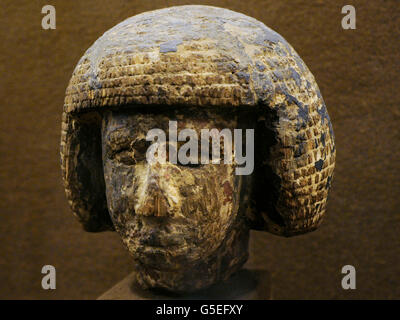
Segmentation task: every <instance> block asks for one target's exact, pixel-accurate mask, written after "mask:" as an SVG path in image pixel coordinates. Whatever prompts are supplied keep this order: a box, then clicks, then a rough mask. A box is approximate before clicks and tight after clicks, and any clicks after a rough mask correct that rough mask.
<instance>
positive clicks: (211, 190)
mask: <svg viewBox="0 0 400 320" xmlns="http://www.w3.org/2000/svg"><path fill="white" fill-rule="evenodd" d="M192 171H194V170H192ZM232 173H233V169H232V168H231V166H228V165H207V166H205V167H202V168H201V169H198V170H196V171H195V172H194V173H193V176H194V181H195V183H194V185H186V184H183V185H182V186H181V187H180V193H181V195H182V197H184V201H183V206H182V207H183V210H184V211H186V212H187V213H188V214H186V216H189V217H190V218H191V219H192V220H193V222H194V223H195V224H196V225H198V227H199V228H200V229H202V234H204V235H207V236H209V235H210V233H213V232H215V229H220V230H221V231H222V230H226V229H227V228H228V227H229V226H230V224H231V223H232V222H233V220H234V219H235V217H236V214H237V208H236V207H235V201H234V197H235V193H237V192H239V191H238V189H239V188H236V187H235V177H234V175H233V174H232Z"/></svg>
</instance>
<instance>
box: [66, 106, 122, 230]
mask: <svg viewBox="0 0 400 320" xmlns="http://www.w3.org/2000/svg"><path fill="white" fill-rule="evenodd" d="M100 124H101V118H100V116H99V114H98V113H97V112H90V113H87V114H80V115H79V117H78V116H77V115H73V114H68V113H63V119H62V131H61V150H60V153H61V167H62V174H63V181H64V187H65V193H66V195H67V199H68V202H69V205H70V207H71V209H72V211H73V213H74V215H75V217H77V219H78V220H79V222H80V223H81V224H82V225H83V229H84V230H85V231H88V232H101V231H107V230H110V231H112V230H114V227H113V224H112V221H111V218H110V216H109V213H108V209H107V200H106V193H105V185H104V175H103V165H102V155H101V131H100Z"/></svg>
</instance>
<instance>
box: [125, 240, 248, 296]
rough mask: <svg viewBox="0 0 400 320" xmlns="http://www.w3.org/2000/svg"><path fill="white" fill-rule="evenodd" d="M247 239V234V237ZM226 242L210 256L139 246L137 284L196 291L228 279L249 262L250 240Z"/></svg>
mask: <svg viewBox="0 0 400 320" xmlns="http://www.w3.org/2000/svg"><path fill="white" fill-rule="evenodd" d="M245 237H246V238H247V236H245ZM228 243H229V245H228V244H227V243H226V242H225V241H224V243H223V244H222V245H221V246H219V248H218V249H217V250H215V251H214V252H211V253H210V255H208V256H207V257H202V256H198V255H193V250H190V249H188V248H187V247H186V248H185V249H184V250H185V252H186V255H184V254H183V253H184V252H180V254H178V255H177V256H176V258H175V259H171V254H174V253H176V251H170V252H169V253H168V249H167V248H149V247H141V248H138V251H137V252H131V254H132V256H133V257H134V260H135V262H136V263H135V271H136V281H137V284H138V285H139V286H140V287H141V288H143V289H162V290H166V291H171V292H173V293H186V292H193V291H197V290H200V289H204V288H207V287H209V286H211V285H213V284H214V283H217V282H218V281H223V280H226V279H228V278H229V277H230V276H231V275H232V274H233V273H235V272H236V271H238V270H239V269H240V268H241V267H242V266H243V264H244V263H245V262H246V261H247V258H248V250H247V239H243V238H242V237H238V238H236V241H233V243H232V242H228Z"/></svg>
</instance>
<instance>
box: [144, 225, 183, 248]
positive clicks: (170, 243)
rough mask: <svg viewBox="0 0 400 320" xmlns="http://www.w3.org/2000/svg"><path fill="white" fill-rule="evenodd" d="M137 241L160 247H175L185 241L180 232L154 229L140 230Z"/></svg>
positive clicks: (145, 244)
mask: <svg viewBox="0 0 400 320" xmlns="http://www.w3.org/2000/svg"><path fill="white" fill-rule="evenodd" d="M138 242H139V244H140V245H143V246H150V247H160V248H169V247H176V246H181V245H182V244H184V243H185V241H184V238H183V236H182V235H180V234H177V233H166V232H164V231H160V230H156V229H149V230H146V229H144V230H141V232H140V234H139V236H138Z"/></svg>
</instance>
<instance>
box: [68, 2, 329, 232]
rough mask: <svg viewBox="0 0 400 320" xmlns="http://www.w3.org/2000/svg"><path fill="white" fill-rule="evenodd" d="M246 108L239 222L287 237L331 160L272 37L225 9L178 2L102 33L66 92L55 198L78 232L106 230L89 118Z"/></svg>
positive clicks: (307, 89)
mask: <svg viewBox="0 0 400 320" xmlns="http://www.w3.org/2000/svg"><path fill="white" fill-rule="evenodd" d="M160 105H168V106H171V107H181V108H185V107H193V106H195V107H198V108H202V107H204V108H210V107H213V108H242V107H246V108H253V110H254V112H255V113H257V114H259V116H258V117H257V119H258V120H257V121H255V123H254V128H255V129H256V131H255V133H256V137H255V139H256V141H255V142H256V143H255V146H256V149H255V150H256V154H255V162H256V163H255V171H254V173H253V175H254V176H255V179H254V186H253V188H252V189H253V190H254V191H253V194H252V203H253V207H252V208H250V209H249V212H248V222H249V224H250V226H251V227H252V228H254V229H258V230H266V231H269V232H272V233H275V234H278V235H285V236H291V235H295V234H301V233H304V232H308V231H312V230H314V229H315V228H316V227H317V226H318V225H319V224H320V222H321V218H322V216H323V214H324V212H325V209H326V201H327V197H328V191H329V188H330V184H331V181H332V176H333V169H334V164H335V144H334V135H333V129H332V125H331V122H330V119H329V116H328V112H327V109H326V106H325V103H324V100H323V98H322V96H321V94H320V91H319V88H318V85H317V84H316V82H315V79H314V77H313V75H312V74H311V72H310V71H309V70H308V68H307V66H306V65H305V63H304V62H303V61H302V60H301V58H300V57H299V56H298V54H297V53H296V52H295V50H294V49H293V48H292V47H291V46H290V45H289V44H288V43H287V42H286V40H285V39H284V38H283V37H281V36H280V35H279V34H277V33H276V32H274V31H273V30H271V29H270V28H268V27H266V26H265V25H264V24H263V23H261V22H259V21H257V20H255V19H253V18H251V17H248V16H245V15H243V14H240V13H236V12H233V11H230V10H227V9H222V8H216V7H209V6H178V7H171V8H166V9H161V10H156V11H151V12H146V13H143V14H139V15H137V16H134V17H131V18H129V19H127V20H125V21H123V22H121V23H120V24H118V25H116V26H115V27H113V28H112V29H110V30H108V31H107V32H105V33H104V34H103V35H102V36H101V37H100V38H99V39H98V40H97V41H96V42H95V43H94V44H93V45H92V46H91V47H90V48H89V49H88V50H87V51H86V52H85V54H84V55H83V57H82V58H81V59H80V61H79V62H78V65H77V66H76V68H75V70H74V72H73V74H72V78H71V80H70V82H69V85H68V88H67V90H66V97H65V103H64V111H63V118H62V119H63V120H62V121H63V123H62V135H61V136H62V137H61V160H62V171H63V179H64V183H65V190H66V194H67V197H68V199H69V203H70V205H71V208H72V210H73V212H74V214H75V215H76V216H77V217H78V218H79V220H80V221H81V222H82V223H83V225H84V227H85V229H86V230H87V231H102V230H110V229H113V226H112V223H111V220H110V218H109V214H108V210H107V203H106V197H105V191H104V177H103V168H102V159H101V132H100V131H101V130H100V129H101V111H102V110H105V109H116V108H119V107H126V108H135V107H137V106H141V107H142V108H143V107H146V106H147V107H148V108H156V107H157V106H160Z"/></svg>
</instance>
